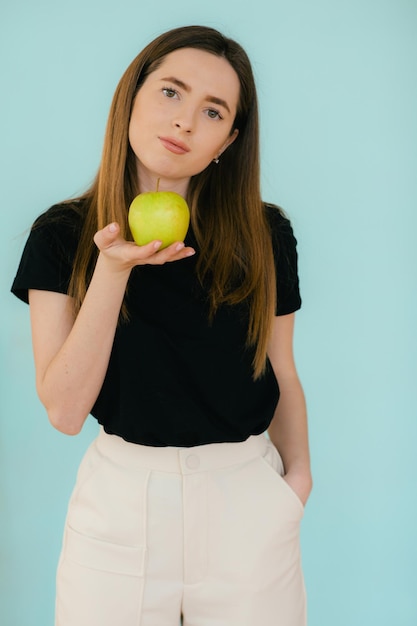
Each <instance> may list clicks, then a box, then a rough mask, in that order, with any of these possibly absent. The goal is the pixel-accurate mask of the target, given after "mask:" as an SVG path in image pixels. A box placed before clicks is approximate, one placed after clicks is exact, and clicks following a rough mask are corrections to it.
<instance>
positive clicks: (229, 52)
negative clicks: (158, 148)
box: [69, 26, 276, 378]
mask: <svg viewBox="0 0 417 626" xmlns="http://www.w3.org/2000/svg"><path fill="white" fill-rule="evenodd" d="M179 48H198V49H200V50H204V51H207V52H210V53H212V54H215V55H217V56H221V57H223V58H225V59H226V60H227V61H228V62H229V63H230V65H231V66H232V67H233V69H234V70H235V72H236V74H237V75H238V77H239V80H240V97H239V102H238V107H237V114H236V119H235V121H234V124H233V126H232V131H233V129H234V128H237V129H239V135H238V137H237V139H236V140H235V141H234V142H233V143H232V145H231V146H229V148H228V149H227V150H226V151H225V152H224V153H223V154H222V156H221V159H220V162H219V163H218V164H211V165H209V166H208V167H207V168H206V169H205V170H204V171H203V172H201V173H200V174H197V175H195V176H193V177H192V178H191V181H190V184H189V189H188V197H187V200H188V203H189V205H190V210H191V219H192V225H193V230H194V233H195V236H196V239H197V243H198V245H199V258H198V263H197V274H198V277H199V279H200V281H201V282H202V283H203V284H207V285H208V293H209V302H210V310H211V315H212V316H213V315H214V314H215V312H216V310H217V309H218V307H219V306H220V305H222V304H226V305H236V304H239V303H247V305H248V311H249V326H248V334H247V345H248V347H252V348H253V349H254V358H253V368H254V377H255V378H258V377H259V376H260V375H261V374H262V372H263V371H264V369H265V364H266V350H267V343H268V338H269V332H270V328H271V324H272V319H273V316H274V312H275V304H276V302H275V301H276V288H275V269H274V258H273V252H272V243H271V236H270V231H269V226H268V223H267V220H266V217H265V212H264V205H263V202H262V199H261V193H260V167H259V165H260V163H259V128H258V106H257V96H256V88H255V81H254V77H253V73H252V69H251V65H250V61H249V59H248V57H247V55H246V53H245V51H244V50H243V49H242V47H241V46H240V45H239V44H238V43H236V42H235V41H233V40H232V39H228V38H226V37H224V36H223V35H222V34H221V33H219V32H218V31H216V30H214V29H212V28H208V27H204V26H186V27H182V28H176V29H173V30H171V31H169V32H167V33H165V34H163V35H160V36H159V37H158V38H156V39H155V40H154V41H153V42H151V43H150V44H149V45H148V46H146V48H144V50H143V51H142V52H141V53H140V54H139V55H138V56H137V57H136V58H135V59H134V60H133V62H132V63H131V64H130V66H129V67H128V68H127V70H126V72H125V73H124V75H123V76H122V78H121V80H120V82H119V84H118V86H117V89H116V92H115V94H114V97H113V102H112V105H111V109H110V113H109V118H108V123H107V129H106V134H105V140H104V147H103V154H102V160H101V164H100V168H99V170H98V174H97V176H96V179H95V181H94V183H93V185H92V186H91V188H90V189H89V190H88V191H87V192H86V193H85V194H84V195H83V196H82V199H83V200H84V201H85V203H86V205H87V214H86V219H85V223H84V227H83V231H82V235H81V238H80V242H79V246H78V251H77V254H76V258H75V262H74V268H73V273H72V278H71V283H70V289H69V293H70V295H72V296H73V297H74V303H75V309H76V311H78V310H79V308H80V306H81V303H82V301H83V299H84V296H85V293H86V290H87V287H88V283H89V280H90V278H91V274H92V271H93V268H94V264H95V261H96V259H97V254H98V251H97V248H96V246H95V244H94V242H93V236H94V234H95V232H96V231H97V230H99V229H101V228H104V226H106V225H107V224H109V223H111V222H118V223H119V225H120V229H121V235H122V236H123V237H125V238H126V239H130V240H131V239H132V236H131V233H130V230H129V226H128V221H127V217H128V207H129V205H130V203H131V201H132V200H133V198H134V197H135V195H136V194H137V193H138V189H139V185H138V183H139V181H138V178H137V170H136V162H135V156H134V154H133V151H132V149H131V148H130V145H129V140H128V128H129V121H130V115H131V110H132V105H133V100H134V97H135V95H136V93H137V92H138V90H139V89H140V87H141V85H142V84H143V82H144V80H145V79H146V77H147V76H148V75H149V74H150V73H151V72H153V71H154V70H155V69H157V67H158V66H159V65H160V63H161V62H162V61H163V59H164V57H165V56H166V55H168V54H169V53H171V52H173V51H175V50H178V49H179Z"/></svg>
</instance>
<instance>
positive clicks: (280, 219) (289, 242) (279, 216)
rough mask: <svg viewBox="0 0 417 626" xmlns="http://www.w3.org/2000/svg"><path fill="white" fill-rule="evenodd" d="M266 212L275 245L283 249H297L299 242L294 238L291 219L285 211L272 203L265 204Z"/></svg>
mask: <svg viewBox="0 0 417 626" xmlns="http://www.w3.org/2000/svg"><path fill="white" fill-rule="evenodd" d="M264 210H265V215H266V218H267V222H268V224H269V228H270V229H271V235H272V241H273V243H274V244H275V245H278V246H281V247H282V246H284V247H287V246H290V247H295V246H296V245H297V240H296V238H295V236H294V231H293V228H292V224H291V221H290V218H289V217H288V216H287V215H286V213H285V211H284V210H283V209H282V208H281V207H280V206H278V205H277V204H272V203H270V202H264Z"/></svg>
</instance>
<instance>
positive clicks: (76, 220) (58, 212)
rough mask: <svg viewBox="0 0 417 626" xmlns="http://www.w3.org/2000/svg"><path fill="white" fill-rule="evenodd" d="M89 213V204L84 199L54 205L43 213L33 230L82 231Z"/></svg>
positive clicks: (37, 219)
mask: <svg viewBox="0 0 417 626" xmlns="http://www.w3.org/2000/svg"><path fill="white" fill-rule="evenodd" d="M86 211H87V203H86V201H85V200H83V199H76V200H66V201H65V202H59V203H57V204H54V205H52V206H51V207H49V209H47V210H46V211H44V212H43V213H41V214H40V215H39V216H38V217H37V218H36V220H35V222H34V223H33V225H32V230H36V229H38V228H44V229H48V230H57V231H60V230H62V231H65V230H73V231H74V232H78V231H80V230H81V228H82V225H83V222H84V219H85V215H86Z"/></svg>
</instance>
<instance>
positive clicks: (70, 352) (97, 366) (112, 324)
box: [34, 256, 130, 434]
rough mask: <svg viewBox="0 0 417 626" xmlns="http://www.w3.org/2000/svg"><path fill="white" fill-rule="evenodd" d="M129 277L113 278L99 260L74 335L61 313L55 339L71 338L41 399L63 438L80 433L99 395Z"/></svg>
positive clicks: (47, 376) (40, 385) (50, 368)
mask: <svg viewBox="0 0 417 626" xmlns="http://www.w3.org/2000/svg"><path fill="white" fill-rule="evenodd" d="M129 274H130V270H125V271H123V272H117V273H116V272H109V271H108V269H107V267H106V260H105V259H104V258H103V257H101V256H99V258H98V261H97V265H96V268H95V271H94V274H93V277H92V280H91V283H90V285H89V288H88V290H87V294H86V296H85V299H84V301H83V304H82V306H81V309H80V311H79V313H78V315H77V317H76V319H75V321H74V322H73V325H72V327H71V328H70V329H69V328H68V326H69V325H70V324H71V321H70V318H71V312H70V311H69V310H68V306H67V307H66V310H65V311H62V320H61V325H60V328H58V329H56V333H57V337H56V339H57V340H59V335H61V337H62V338H63V337H64V335H65V334H66V333H67V332H68V330H69V332H68V334H67V336H66V338H65V339H64V341H63V343H62V345H61V347H60V348H59V349H58V350H57V352H56V354H55V355H54V356H53V357H52V358H51V360H50V362H49V364H48V365H47V366H46V367H45V368H42V367H41V368H40V370H39V373H38V376H37V389H38V394H39V397H40V399H41V401H42V402H43V404H44V405H45V407H46V409H47V412H48V416H49V419H50V421H51V423H52V424H53V425H54V426H55V427H56V428H57V429H58V430H61V431H62V432H65V433H67V434H76V433H78V432H79V431H80V430H81V428H82V425H83V424H84V421H85V419H86V417H87V415H88V414H89V412H90V410H91V408H92V406H93V404H94V402H95V400H96V398H97V396H98V394H99V392H100V389H101V386H102V384H103V380H104V377H105V374H106V371H107V367H108V362H109V358H110V353H111V349H112V346H113V340H114V335H115V331H116V327H117V322H118V318H119V313H120V308H121V304H122V301H123V297H124V293H125V290H126V284H127V281H128V278H129ZM35 297H37V298H39V297H41V296H40V294H38V295H36V296H35ZM68 304H69V303H68ZM35 314H36V313H35ZM46 332H47V329H46ZM35 333H36V331H34V338H35V341H36V335H35ZM40 358H41V360H42V357H40Z"/></svg>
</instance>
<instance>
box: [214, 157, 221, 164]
mask: <svg viewBox="0 0 417 626" xmlns="http://www.w3.org/2000/svg"><path fill="white" fill-rule="evenodd" d="M219 161H220V159H219V157H216V158H215V159H213V163H215V164H216V165H217V163H218V162H219Z"/></svg>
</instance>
